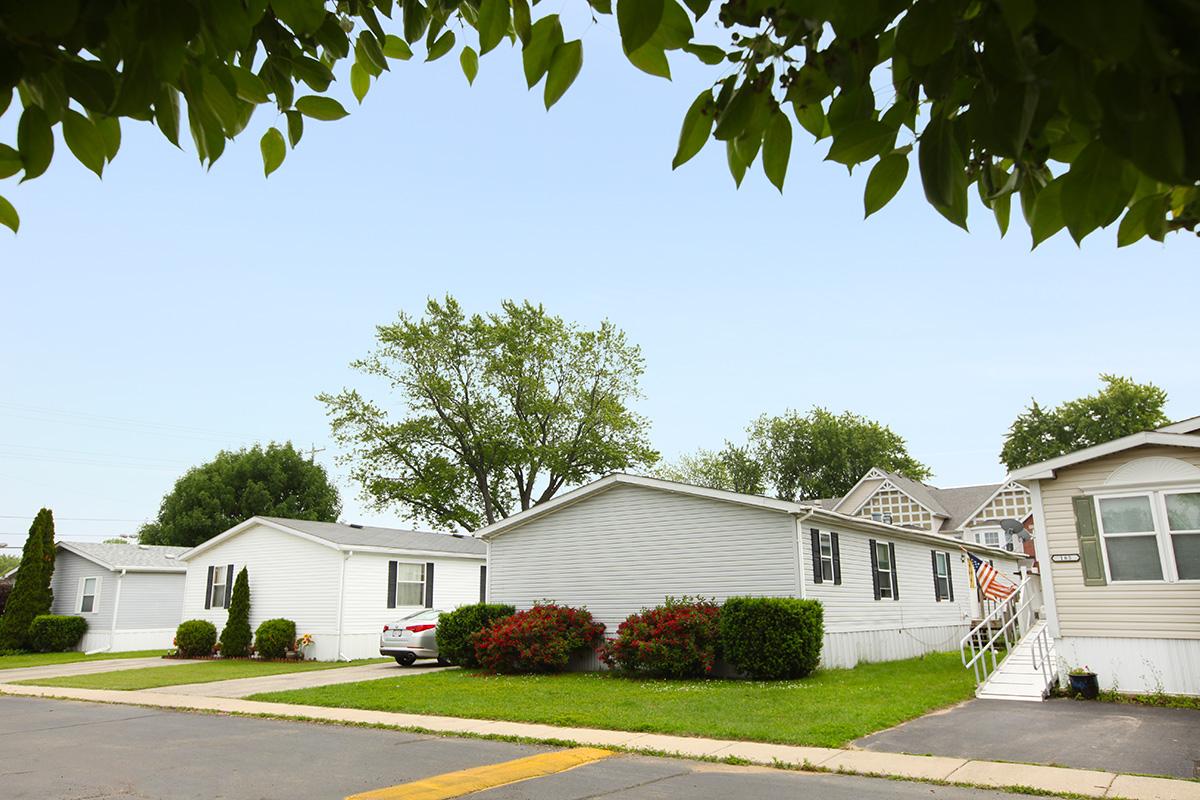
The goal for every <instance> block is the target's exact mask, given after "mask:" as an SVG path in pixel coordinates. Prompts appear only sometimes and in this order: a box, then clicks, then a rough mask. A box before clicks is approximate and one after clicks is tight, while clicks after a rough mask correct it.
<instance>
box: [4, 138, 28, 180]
mask: <svg viewBox="0 0 1200 800" xmlns="http://www.w3.org/2000/svg"><path fill="white" fill-rule="evenodd" d="M23 166H24V165H23V164H22V163H21V154H20V153H18V152H17V151H16V150H14V149H13V148H11V147H9V146H8V145H6V144H0V180H3V179H4V178H9V177H12V176H13V175H16V174H17V173H18V172H20V171H21V169H22V168H23Z"/></svg>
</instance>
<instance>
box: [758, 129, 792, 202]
mask: <svg viewBox="0 0 1200 800" xmlns="http://www.w3.org/2000/svg"><path fill="white" fill-rule="evenodd" d="M791 156H792V122H791V120H789V119H788V118H787V114H785V113H783V112H782V111H778V110H776V112H775V113H774V114H772V115H771V121H770V123H768V124H767V132H766V134H765V135H764V136H763V172H765V173H766V174H767V180H769V181H770V182H771V183H772V184H774V186H775V188H776V189H778V190H779V192H780V194H782V193H783V181H784V178H786V177H787V168H788V160H789V159H790V158H791Z"/></svg>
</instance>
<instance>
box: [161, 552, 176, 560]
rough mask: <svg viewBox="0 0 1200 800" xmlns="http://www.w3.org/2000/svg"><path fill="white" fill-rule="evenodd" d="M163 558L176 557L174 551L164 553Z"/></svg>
mask: <svg viewBox="0 0 1200 800" xmlns="http://www.w3.org/2000/svg"><path fill="white" fill-rule="evenodd" d="M163 558H170V559H174V558H175V554H174V553H163Z"/></svg>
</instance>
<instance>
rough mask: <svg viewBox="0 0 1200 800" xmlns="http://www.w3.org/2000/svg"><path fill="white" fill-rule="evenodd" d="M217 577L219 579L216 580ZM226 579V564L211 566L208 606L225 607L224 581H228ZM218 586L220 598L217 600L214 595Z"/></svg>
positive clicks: (227, 569) (227, 575)
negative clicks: (211, 577)
mask: <svg viewBox="0 0 1200 800" xmlns="http://www.w3.org/2000/svg"><path fill="white" fill-rule="evenodd" d="M218 578H219V579H220V580H218ZM228 580H229V567H228V565H226V564H220V565H218V566H215V567H213V580H212V586H209V587H208V605H209V607H210V608H224V607H225V585H226V581H228ZM218 586H220V587H221V598H220V599H219V600H218V599H217V597H216V593H217V587H218Z"/></svg>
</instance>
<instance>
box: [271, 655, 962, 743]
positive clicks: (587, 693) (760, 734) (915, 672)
mask: <svg viewBox="0 0 1200 800" xmlns="http://www.w3.org/2000/svg"><path fill="white" fill-rule="evenodd" d="M973 690H974V684H973V682H972V679H971V676H970V674H969V673H968V672H967V671H966V670H964V669H963V668H962V663H961V662H960V661H959V655H958V653H939V654H935V655H930V656H926V657H924V658H916V659H910V660H908V661H891V662H887V663H882V664H864V665H861V666H859V667H858V668H856V669H849V670H846V669H838V670H823V671H821V672H818V673H816V674H814V675H813V676H811V677H809V678H806V679H804V680H797V681H784V682H778V683H771V682H751V681H722V680H711V681H665V680H632V679H628V678H619V677H615V676H612V675H609V674H605V673H570V674H564V675H547V676H515V677H509V676H491V675H484V674H481V673H478V672H467V671H462V670H449V671H446V672H437V673H432V674H428V675H413V676H410V677H405V678H387V679H384V680H377V681H364V682H360V683H347V684H341V685H338V686H324V687H319V688H314V689H299V690H296V691H290V692H271V693H266V694H258V695H254V696H253V698H251V699H254V700H266V701H271V702H277V703H299V704H305V705H317V706H340V707H343V708H363V709H374V710H380V711H403V712H409V713H417V714H444V715H447V716H452V717H474V718H480V719H502V720H511V721H514V722H540V723H546V724H550V725H574V726H582V727H589V728H610V729H616V730H626V731H647V732H654V733H670V734H679V735H693V736H710V737H715V738H720V739H743V740H753V741H763V742H778V743H783V744H798V745H815V746H823V747H839V746H842V745H844V744H846V743H847V742H849V741H851V740H853V739H857V738H858V737H860V736H865V735H866V734H868V733H871V732H873V731H878V730H881V729H883V728H889V727H891V726H893V725H896V724H898V723H900V722H903V721H905V720H908V719H912V718H914V717H918V716H920V715H922V714H924V713H926V712H928V711H932V710H933V709H936V708H942V707H944V706H948V705H952V704H954V703H956V702H958V701H960V700H966V699H968V698H970V697H971V696H972V692H973Z"/></svg>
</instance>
